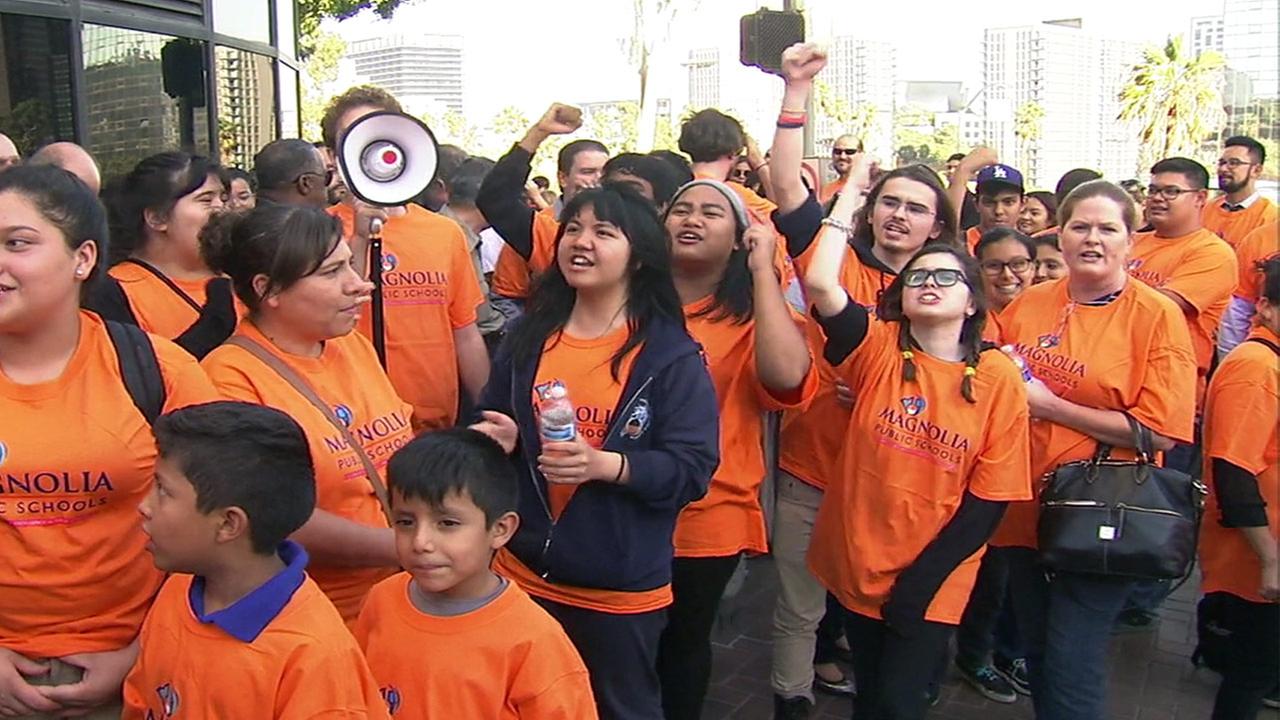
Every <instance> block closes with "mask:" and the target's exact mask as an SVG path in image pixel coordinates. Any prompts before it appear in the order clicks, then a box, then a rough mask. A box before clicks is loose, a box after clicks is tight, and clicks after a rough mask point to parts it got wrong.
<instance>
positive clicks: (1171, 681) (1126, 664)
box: [703, 557, 1280, 720]
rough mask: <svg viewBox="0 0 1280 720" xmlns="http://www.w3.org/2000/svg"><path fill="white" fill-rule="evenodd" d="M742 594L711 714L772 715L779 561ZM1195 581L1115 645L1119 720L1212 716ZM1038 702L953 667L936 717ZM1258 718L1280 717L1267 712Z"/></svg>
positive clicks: (1013, 711)
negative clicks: (1200, 652)
mask: <svg viewBox="0 0 1280 720" xmlns="http://www.w3.org/2000/svg"><path fill="white" fill-rule="evenodd" d="M747 569H748V575H747V580H746V582H745V584H744V585H743V588H742V590H741V592H740V593H739V594H738V595H737V597H735V598H734V599H733V600H732V601H731V602H729V603H728V604H727V605H726V610H725V612H724V613H723V617H722V620H723V622H722V623H721V626H720V627H719V628H718V632H717V638H716V647H715V667H714V671H713V677H712V680H711V682H712V687H711V690H710V692H709V693H708V697H707V704H706V706H705V708H704V712H703V718H704V720H770V719H771V718H772V717H773V693H772V691H771V690H770V688H769V653H770V643H769V635H770V628H771V622H772V612H773V595H774V591H775V586H776V583H777V574H776V573H775V572H774V569H773V562H772V561H771V560H770V559H769V558H767V557H764V558H755V559H752V560H750V561H748V563H747ZM1195 601H1196V588H1195V583H1194V582H1188V583H1187V584H1186V585H1184V586H1183V587H1182V588H1181V589H1179V591H1178V592H1177V593H1175V594H1174V595H1173V597H1171V598H1169V599H1168V600H1167V601H1166V602H1165V604H1164V607H1163V608H1162V610H1161V618H1160V621H1159V624H1158V626H1157V627H1156V628H1155V629H1154V630H1151V631H1148V632H1142V633H1134V634H1128V635H1120V636H1116V637H1115V639H1114V641H1113V644H1112V651H1111V662H1112V667H1111V688H1110V692H1109V702H1110V707H1111V715H1110V717H1111V718H1113V719H1114V720H1156V719H1158V720H1205V719H1206V718H1208V717H1209V713H1210V710H1211V708H1212V706H1213V694H1214V692H1215V691H1216V689H1217V685H1218V677H1217V675H1215V674H1214V673H1212V672H1210V671H1208V670H1197V669H1195V668H1194V667H1192V665H1191V661H1190V660H1189V659H1188V658H1189V657H1190V655H1191V651H1192V650H1193V649H1194V647H1195ZM850 713H851V709H850V703H849V700H847V699H843V698H833V697H828V696H822V695H819V699H818V707H817V709H816V712H815V714H814V717H815V718H821V719H824V720H826V719H831V718H839V719H840V720H847V718H849V717H850ZM1033 717H1034V716H1033V713H1032V710H1031V701H1030V700H1029V699H1028V698H1020V699H1019V700H1018V701H1017V702H1016V703H1014V704H1012V705H1002V704H1000V703H994V702H991V701H989V700H987V699H985V698H984V697H982V696H981V695H979V694H978V693H977V692H976V691H974V690H973V689H971V688H970V687H969V686H968V685H966V684H964V683H963V681H961V680H960V679H959V678H958V676H957V675H956V674H955V673H954V671H953V672H952V673H951V675H950V677H949V678H948V681H947V684H946V686H945V687H944V688H943V691H942V698H941V701H940V702H939V703H938V705H937V706H936V707H935V708H933V710H932V712H931V714H930V715H929V718H930V720H935V719H942V718H946V719H947V720H1033ZM1259 720H1280V714H1277V713H1275V712H1274V711H1268V710H1264V711H1263V713H1262V714H1261V715H1260V716H1259Z"/></svg>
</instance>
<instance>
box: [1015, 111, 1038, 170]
mask: <svg viewBox="0 0 1280 720" xmlns="http://www.w3.org/2000/svg"><path fill="white" fill-rule="evenodd" d="M1043 122H1044V108H1043V107H1040V103H1038V102H1036V101H1035V100H1028V101H1026V102H1024V103H1022V104H1021V105H1019V106H1018V109H1017V110H1015V111H1014V113H1013V134H1014V136H1016V137H1017V138H1018V153H1019V157H1020V161H1021V163H1022V171H1023V172H1028V171H1030V170H1032V167H1031V165H1032V163H1031V148H1032V147H1034V146H1035V143H1036V141H1038V140H1039V139H1040V131H1041V126H1042V125H1043Z"/></svg>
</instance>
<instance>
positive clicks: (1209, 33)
mask: <svg viewBox="0 0 1280 720" xmlns="http://www.w3.org/2000/svg"><path fill="white" fill-rule="evenodd" d="M1222 29H1223V20H1222V16H1221V15H1205V16H1202V17H1193V18H1191V30H1190V31H1189V32H1188V33H1187V38H1188V39H1189V40H1190V44H1189V45H1188V48H1189V49H1190V50H1191V54H1192V55H1193V56H1195V55H1199V54H1200V53H1202V52H1204V51H1205V50H1213V51H1214V52H1222Z"/></svg>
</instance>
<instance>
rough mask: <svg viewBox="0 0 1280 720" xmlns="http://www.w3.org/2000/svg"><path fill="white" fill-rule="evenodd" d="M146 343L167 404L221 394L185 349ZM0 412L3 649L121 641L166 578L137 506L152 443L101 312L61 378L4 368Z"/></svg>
mask: <svg viewBox="0 0 1280 720" xmlns="http://www.w3.org/2000/svg"><path fill="white" fill-rule="evenodd" d="M151 342H152V344H153V346H154V347H155V352H156V358H157V360H158V361H159V364H160V373H161V375H162V376H163V377H164V388H165V396H166V397H165V406H164V410H165V411H166V412H167V411H170V410H176V409H178V408H180V407H184V406H187V405H193V404H196V403H203V402H209V401H211V400H215V399H217V393H216V392H214V389H213V386H212V385H210V384H209V379H208V378H207V377H205V374H204V373H203V372H202V371H201V370H200V366H199V365H197V364H196V361H195V359H194V358H192V357H191V356H190V355H189V354H187V352H186V351H185V350H183V349H182V348H180V347H178V346H177V345H174V344H173V343H172V342H170V341H168V340H165V339H163V338H159V337H155V336H152V338H151ZM0 417H5V418H8V420H7V421H6V422H5V423H4V430H3V432H0V647H4V648H7V649H9V650H13V651H14V652H17V653H20V654H22V655H26V656H28V657H35V658H44V657H61V656H64V655H71V654H75V653H84V652H103V651H106V650H118V649H120V648H122V647H124V646H125V645H128V644H129V643H130V642H132V640H133V638H134V636H135V635H137V633H138V628H139V627H141V626H142V618H143V616H144V615H145V614H146V612H147V607H148V606H149V605H150V604H151V598H152V596H154V595H155V592H156V590H157V589H158V588H159V587H160V583H161V581H162V580H163V575H162V574H161V573H160V571H159V570H157V569H156V567H155V565H154V564H152V562H151V555H150V554H148V553H147V552H146V551H145V549H144V546H145V545H146V542H147V538H146V535H145V534H143V532H142V522H141V516H140V515H138V503H140V502H141V501H142V499H143V498H144V497H145V496H146V495H147V493H148V492H150V491H151V482H152V478H153V477H154V475H155V471H154V468H155V461H156V446H155V439H154V438H153V436H152V434H151V427H150V426H149V425H148V424H147V421H146V418H144V417H143V416H142V413H140V412H138V410H137V408H136V407H134V404H133V401H132V400H131V399H130V397H129V393H128V391H127V390H125V386H124V382H123V381H122V380H121V378H120V365H119V360H118V359H117V356H116V353H115V348H114V346H113V345H112V344H111V339H110V337H109V336H108V335H107V329H106V326H105V325H104V324H103V322H102V320H101V319H99V318H98V316H97V315H94V314H93V313H90V312H81V313H80V342H79V344H78V345H77V346H76V350H75V352H74V353H73V354H72V356H71V359H70V360H69V361H68V362H67V366H66V369H64V370H63V371H62V374H61V375H60V376H59V377H58V378H57V379H54V380H50V381H48V382H43V383H37V384H35V385H19V384H17V383H14V382H12V381H11V380H9V379H8V378H7V377H6V376H5V375H4V373H3V371H0Z"/></svg>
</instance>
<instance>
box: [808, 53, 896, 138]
mask: <svg viewBox="0 0 1280 720" xmlns="http://www.w3.org/2000/svg"><path fill="white" fill-rule="evenodd" d="M897 70H898V68H897V57H896V54H895V51H894V46H893V44H892V43H889V42H885V41H882V40H867V39H863V38H857V37H850V36H843V37H837V38H835V39H834V40H833V41H832V42H831V44H830V46H829V47H828V59H827V67H826V69H825V70H823V71H822V75H821V77H820V78H819V79H820V80H822V81H823V82H825V83H826V84H827V86H828V87H829V88H830V89H831V94H832V96H833V98H840V99H843V100H844V101H845V102H847V103H848V107H849V108H850V109H851V110H852V111H853V114H854V116H855V118H856V119H855V121H854V122H856V123H857V124H858V125H859V127H850V126H849V124H848V122H847V121H844V122H842V121H841V120H838V119H833V118H830V117H827V116H824V115H823V114H822V113H821V112H820V111H819V113H818V118H817V119H816V123H815V125H814V145H815V150H814V151H815V152H816V153H817V154H819V155H825V154H826V153H828V152H829V151H830V149H831V145H832V144H833V143H834V142H835V140H836V138H838V137H840V136H841V135H843V134H845V133H850V132H851V133H854V134H857V135H861V136H862V137H860V138H859V139H860V140H862V142H863V145H864V146H865V147H866V150H867V151H868V152H869V153H872V154H873V155H876V156H878V157H881V158H887V157H888V156H889V155H888V153H890V151H891V149H892V147H891V146H892V144H893V110H894V105H895V102H894V101H895V97H894V96H895V92H896V88H897V81H898V74H897ZM868 112H869V115H867V114H865V113H868Z"/></svg>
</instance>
